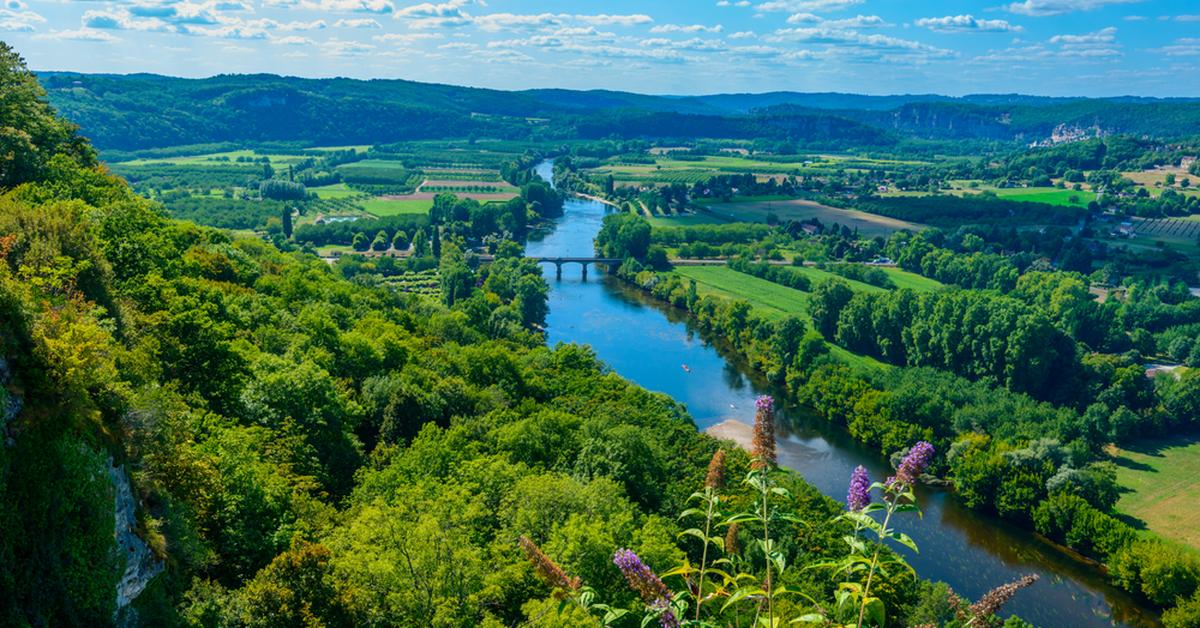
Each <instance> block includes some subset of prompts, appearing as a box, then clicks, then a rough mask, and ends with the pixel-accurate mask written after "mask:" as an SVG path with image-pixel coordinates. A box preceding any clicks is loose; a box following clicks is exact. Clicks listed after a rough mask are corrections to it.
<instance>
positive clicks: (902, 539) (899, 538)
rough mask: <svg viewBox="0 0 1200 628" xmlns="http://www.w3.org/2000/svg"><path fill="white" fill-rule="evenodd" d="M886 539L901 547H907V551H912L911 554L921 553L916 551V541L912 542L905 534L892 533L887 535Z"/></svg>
mask: <svg viewBox="0 0 1200 628" xmlns="http://www.w3.org/2000/svg"><path fill="white" fill-rule="evenodd" d="M888 538H890V539H892V540H893V541H895V542H897V543H899V544H901V545H903V546H904V547H907V548H908V549H910V550H912V551H913V553H915V554H920V553H921V551H920V550H918V549H917V543H916V541H914V540H912V537H910V536H908V535H907V534H905V533H903V532H893V533H891V534H889V535H888Z"/></svg>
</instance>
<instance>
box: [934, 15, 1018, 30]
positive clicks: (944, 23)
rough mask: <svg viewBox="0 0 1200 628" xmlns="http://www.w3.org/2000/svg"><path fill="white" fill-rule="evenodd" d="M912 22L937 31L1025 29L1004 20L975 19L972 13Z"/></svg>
mask: <svg viewBox="0 0 1200 628" xmlns="http://www.w3.org/2000/svg"><path fill="white" fill-rule="evenodd" d="M913 23H914V24H916V25H917V26H920V27H922V28H928V29H929V30H931V31H937V32H939V33H1018V32H1021V31H1022V30H1025V29H1023V28H1022V27H1020V26H1017V25H1014V24H1010V23H1008V22H1007V21H1005V20H977V19H975V17H974V16H972V15H947V16H945V17H925V18H921V19H919V20H917V21H915V22H913Z"/></svg>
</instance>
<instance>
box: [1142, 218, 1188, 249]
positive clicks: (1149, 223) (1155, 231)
mask: <svg viewBox="0 0 1200 628" xmlns="http://www.w3.org/2000/svg"><path fill="white" fill-rule="evenodd" d="M1133 224H1134V227H1135V229H1136V231H1137V233H1139V234H1142V235H1145V236H1147V237H1151V238H1154V239H1156V240H1178V241H1181V242H1185V243H1188V244H1195V243H1196V239H1197V238H1200V216H1187V217H1178V218H1175V217H1172V218H1138V219H1135V220H1134V223H1133Z"/></svg>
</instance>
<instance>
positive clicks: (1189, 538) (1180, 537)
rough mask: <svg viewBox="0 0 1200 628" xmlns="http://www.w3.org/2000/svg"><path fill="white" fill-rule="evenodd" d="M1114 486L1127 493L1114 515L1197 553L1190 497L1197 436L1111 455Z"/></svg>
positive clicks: (1198, 477)
mask: <svg viewBox="0 0 1200 628" xmlns="http://www.w3.org/2000/svg"><path fill="white" fill-rule="evenodd" d="M1109 453H1110V455H1111V456H1112V458H1113V462H1115V463H1116V465H1117V483H1118V484H1120V485H1121V486H1122V487H1123V488H1125V489H1128V490H1127V492H1125V493H1123V494H1122V495H1121V498H1120V500H1118V501H1117V506H1116V509H1117V511H1118V512H1121V513H1123V514H1127V515H1129V516H1131V517H1135V518H1137V519H1139V520H1141V521H1143V522H1144V523H1145V524H1146V528H1147V529H1148V531H1150V532H1153V533H1154V534H1157V535H1159V536H1161V537H1164V538H1166V539H1169V540H1172V541H1175V542H1178V543H1180V544H1182V545H1185V546H1188V547H1190V548H1192V549H1195V550H1200V526H1197V525H1196V509H1195V506H1194V504H1193V503H1192V502H1193V498H1192V496H1193V495H1195V494H1196V491H1198V490H1200V435H1191V436H1178V437H1173V438H1165V439H1147V440H1141V441H1138V442H1137V443H1135V444H1130V445H1127V446H1126V447H1124V448H1115V447H1114V448H1111V449H1110V451H1109Z"/></svg>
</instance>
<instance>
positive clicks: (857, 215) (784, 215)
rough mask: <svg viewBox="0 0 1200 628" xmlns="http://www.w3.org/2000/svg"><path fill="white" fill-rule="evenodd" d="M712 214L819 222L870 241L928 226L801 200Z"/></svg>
mask: <svg viewBox="0 0 1200 628" xmlns="http://www.w3.org/2000/svg"><path fill="white" fill-rule="evenodd" d="M707 208H708V210H709V211H711V212H712V213H713V214H714V215H716V216H718V217H724V218H728V219H730V220H735V221H741V222H764V221H765V220H766V218H767V214H774V215H775V216H777V217H778V218H779V219H780V220H784V221H786V220H810V219H813V218H816V219H817V220H820V221H821V222H822V223H823V224H825V225H831V224H833V223H837V224H839V225H843V226H846V227H850V228H851V229H855V228H857V229H858V232H859V233H860V234H861V235H864V236H867V237H875V236H877V235H879V236H884V237H886V236H888V235H890V234H892V233H894V232H896V231H899V230H901V229H909V230H912V231H921V230H923V229H925V225H921V224H917V223H914V222H907V221H904V220H896V219H895V218H888V217H886V216H878V215H876V214H868V213H866V212H860V211H858V210H855V209H841V208H838V207H829V206H828V205H822V204H820V203H814V202H813V201H805V200H797V199H780V200H777V199H767V198H764V199H750V200H747V201H742V200H738V201H733V202H730V203H722V202H716V203H710V204H709V205H707Z"/></svg>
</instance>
